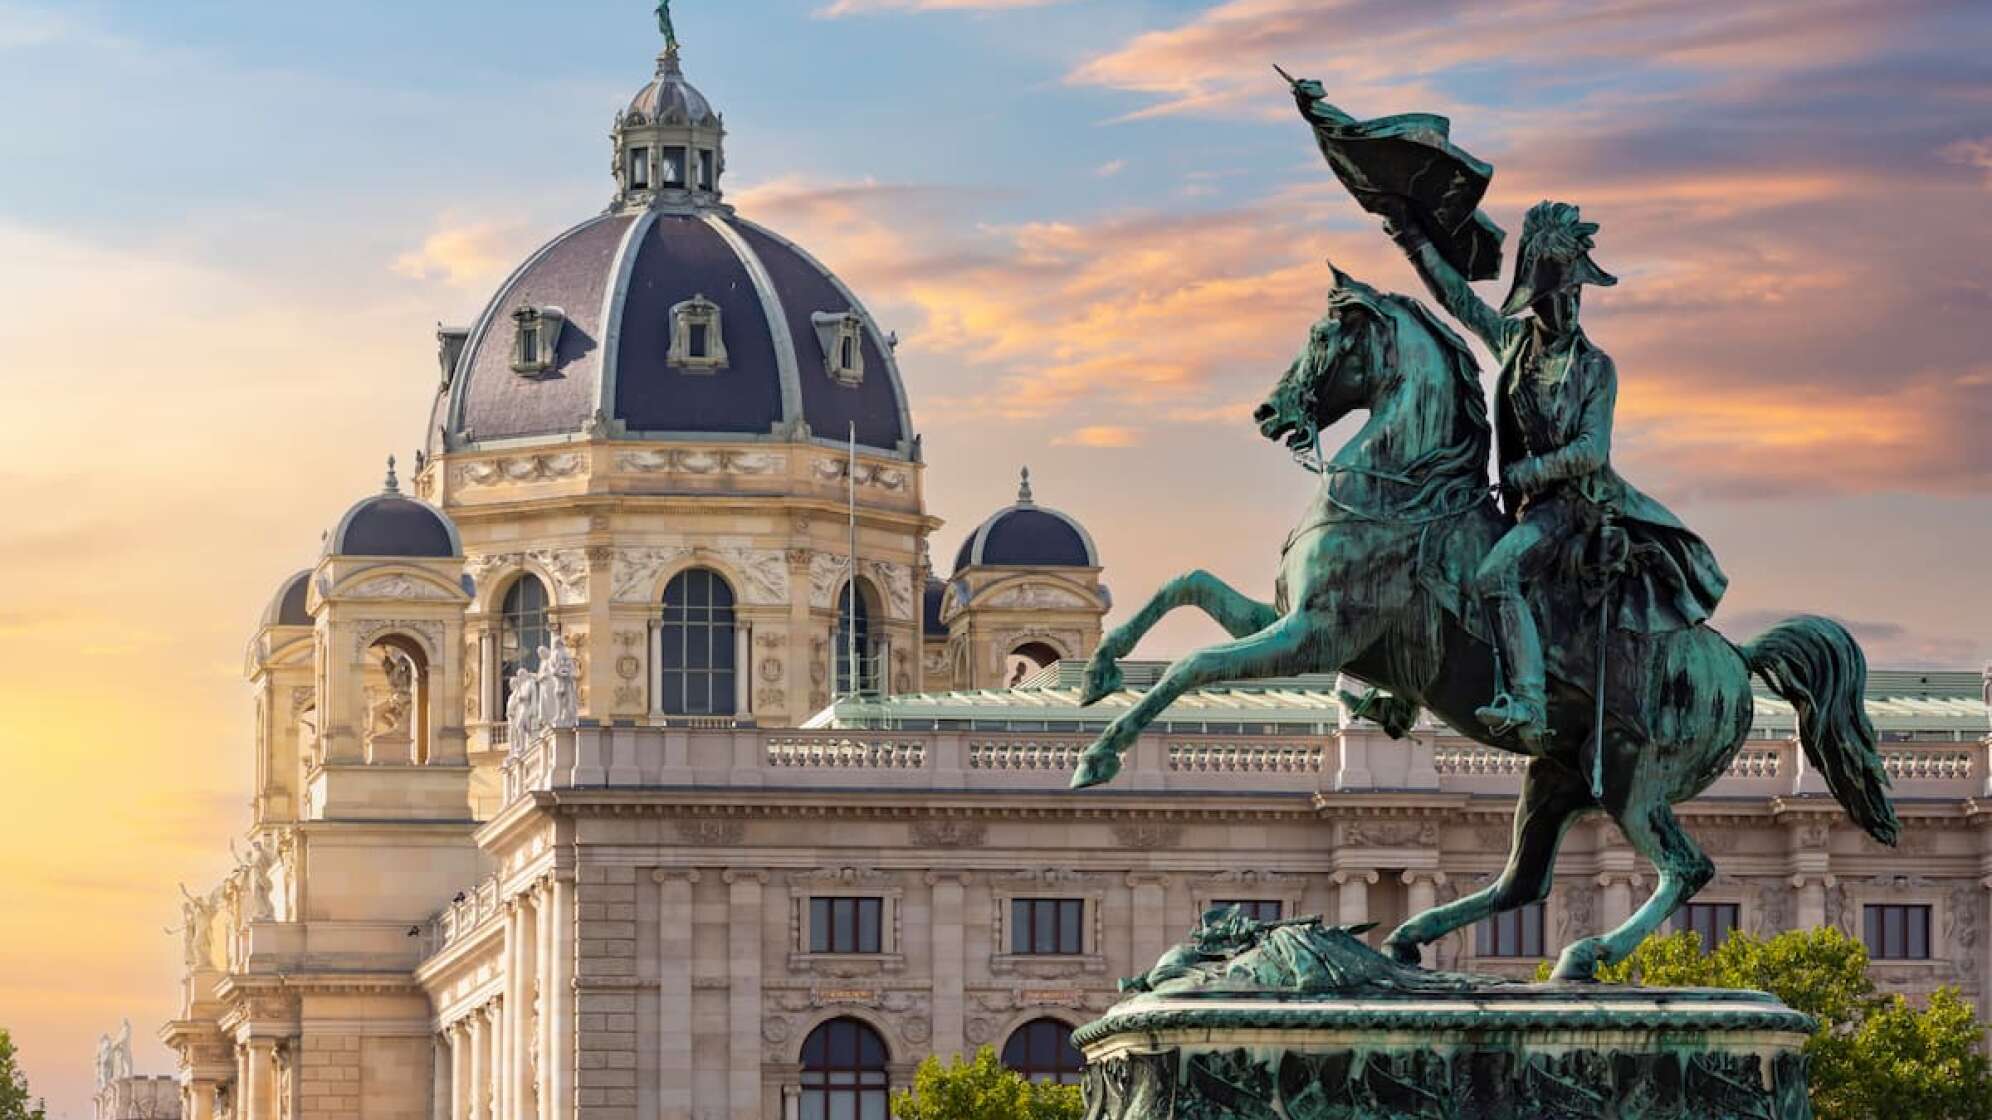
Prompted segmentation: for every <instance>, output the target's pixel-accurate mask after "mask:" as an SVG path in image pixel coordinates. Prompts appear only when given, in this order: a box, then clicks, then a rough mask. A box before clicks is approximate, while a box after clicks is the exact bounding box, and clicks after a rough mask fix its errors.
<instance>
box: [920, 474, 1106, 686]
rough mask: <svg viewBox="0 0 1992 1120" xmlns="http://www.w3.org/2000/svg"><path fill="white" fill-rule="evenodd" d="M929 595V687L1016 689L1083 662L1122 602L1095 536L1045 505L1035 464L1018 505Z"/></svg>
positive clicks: (979, 529) (979, 537)
mask: <svg viewBox="0 0 1992 1120" xmlns="http://www.w3.org/2000/svg"><path fill="white" fill-rule="evenodd" d="M928 594H929V597H930V599H931V600H932V602H933V607H934V609H933V611H932V614H931V618H930V621H929V623H928V632H927V648H928V651H929V656H928V659H927V660H928V664H929V666H930V670H929V673H928V685H927V686H928V688H929V689H937V688H941V687H952V688H956V689H978V688H1007V687H1012V686H1015V685H1018V684H1021V683H1023V682H1024V681H1026V680H1028V679H1030V678H1031V677H1033V676H1035V675H1036V674H1037V673H1038V672H1039V671H1041V670H1043V669H1046V668H1049V667H1050V666H1051V665H1052V664H1054V663H1055V662H1058V661H1070V660H1083V659H1084V658H1085V657H1086V656H1087V655H1088V654H1090V653H1091V652H1092V651H1093V647H1095V646H1097V645H1099V643H1100V620H1101V619H1102V618H1103V617H1105V615H1106V613H1107V611H1108V609H1109V608H1111V607H1112V605H1113V599H1112V596H1111V595H1110V594H1109V593H1108V591H1107V587H1106V585H1105V584H1103V583H1101V582H1100V554H1099V550H1098V549H1096V548H1095V547H1094V546H1093V537H1092V535H1091V534H1090V533H1088V532H1087V531H1086V527H1085V526H1084V525H1081V524H1080V523H1079V522H1078V521H1076V520H1074V519H1073V518H1072V517H1070V516H1068V515H1067V514H1064V513H1060V512H1059V511H1058V510H1055V509H1051V508H1050V507H1047V506H1041V505H1039V504H1038V503H1037V501H1036V498H1035V497H1034V496H1033V494H1032V492H1031V472H1030V469H1029V468H1025V469H1024V471H1023V475H1022V478H1021V480H1020V482H1019V483H1018V486H1017V500H1016V502H1015V504H1013V505H1009V506H1006V507H1004V508H1003V509H1000V510H997V511H996V512H995V513H993V514H991V515H989V517H988V518H987V519H985V520H984V521H983V522H982V523H981V524H979V525H977V526H976V527H975V528H974V529H972V530H970V532H969V533H968V535H967V536H965V537H963V538H962V542H961V550H960V551H959V552H957V553H956V554H955V561H954V571H953V574H952V575H951V576H950V577H949V578H948V580H947V581H946V582H945V583H943V584H940V585H938V586H930V587H929V590H928ZM943 682H946V683H945V685H943Z"/></svg>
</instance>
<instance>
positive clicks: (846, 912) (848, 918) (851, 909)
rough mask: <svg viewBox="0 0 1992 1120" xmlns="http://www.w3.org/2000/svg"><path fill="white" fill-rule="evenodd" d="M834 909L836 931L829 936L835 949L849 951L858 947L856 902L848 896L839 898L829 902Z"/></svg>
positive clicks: (843, 951)
mask: <svg viewBox="0 0 1992 1120" xmlns="http://www.w3.org/2000/svg"><path fill="white" fill-rule="evenodd" d="M831 906H832V907H833V908H834V910H835V918H836V923H837V932H836V934H835V935H834V936H833V937H832V938H831V942H832V944H833V946H834V947H835V951H836V952H839V953H849V952H852V951H853V950H855V949H856V948H857V947H858V931H857V925H858V912H857V911H858V904H857V902H856V901H855V900H853V899H849V898H840V899H838V900H836V901H835V902H833V903H831Z"/></svg>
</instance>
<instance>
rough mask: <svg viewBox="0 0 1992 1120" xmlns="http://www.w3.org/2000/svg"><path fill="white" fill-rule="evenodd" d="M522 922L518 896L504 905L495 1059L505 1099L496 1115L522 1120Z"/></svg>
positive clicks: (522, 907) (523, 910) (523, 913)
mask: <svg viewBox="0 0 1992 1120" xmlns="http://www.w3.org/2000/svg"><path fill="white" fill-rule="evenodd" d="M525 923H526V908H525V902H524V901H523V900H522V899H519V898H513V899H511V900H510V901H509V902H508V903H507V904H506V907H505V950H504V952H505V958H504V960H505V970H504V977H505V983H504V987H503V991H504V993H505V1005H504V1007H505V1016H504V1019H503V1020H502V1022H503V1025H504V1033H503V1034H502V1035H501V1036H500V1037H501V1039H502V1041H503V1045H502V1046H501V1047H500V1052H501V1054H502V1057H501V1058H500V1060H499V1062H498V1068H499V1070H500V1075H499V1078H498V1080H499V1084H500V1085H501V1088H500V1090H499V1093H500V1096H501V1098H502V1100H503V1101H504V1108H503V1110H502V1111H501V1112H500V1113H499V1115H500V1116H501V1117H503V1120H523V1117H522V1116H521V1110H520V1106H519V1059H520V1057H521V1056H522V1055H521V1054H520V1053H519V1041H520V1039H521V1038H523V1037H524V1036H525V1033H526V1028H525V1023H524V1021H523V1020H524V1019H525V1016H524V1015H522V1014H521V1013H520V1012H521V1010H522V1009H523V1008H524V1007H525V1005H526V1001H525V997H524V995H523V993H522V989H523V988H524V987H525V985H524V983H523V980H524V976H525V969H524V968H522V967H521V965H520V961H521V959H522V957H523V955H524V954H523V952H522V950H523V949H524V948H525V940H526V939H525V933H524V929H525Z"/></svg>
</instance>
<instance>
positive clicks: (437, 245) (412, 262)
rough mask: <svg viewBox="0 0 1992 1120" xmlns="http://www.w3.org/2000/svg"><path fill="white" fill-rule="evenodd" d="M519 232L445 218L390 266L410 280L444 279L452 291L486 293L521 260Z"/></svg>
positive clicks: (480, 222) (483, 223)
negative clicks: (419, 243) (462, 289)
mask: <svg viewBox="0 0 1992 1120" xmlns="http://www.w3.org/2000/svg"><path fill="white" fill-rule="evenodd" d="M519 232H520V231H519V230H518V229H517V227H516V226H512V225H504V224H500V223H497V222H482V221H467V220H464V219H460V218H454V217H445V218H443V219H442V221H441V222H440V223H439V224H438V226H437V228H436V229H435V230H434V231H432V232H431V233H430V234H429V235H428V236H427V237H424V238H423V239H422V244H421V245H420V246H418V247H416V248H414V249H411V250H409V251H408V252H406V253H403V254H401V255H400V256H398V257H396V258H395V259H394V263H393V264H392V265H390V266H389V267H391V268H392V269H393V271H394V272H395V274H396V275H398V276H405V277H407V278H409V279H410V280H441V281H442V282H444V283H445V284H448V285H449V286H450V287H452V288H469V289H473V290H476V291H485V290H488V289H490V288H492V287H494V286H495V285H496V284H497V283H498V281H500V280H502V279H503V278H504V276H505V273H506V271H507V270H508V269H510V268H511V266H512V265H513V264H514V263H515V262H516V261H517V259H518V252H517V249H518V241H519Z"/></svg>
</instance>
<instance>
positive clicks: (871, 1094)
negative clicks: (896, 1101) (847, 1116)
mask: <svg viewBox="0 0 1992 1120" xmlns="http://www.w3.org/2000/svg"><path fill="white" fill-rule="evenodd" d="M885 1102H886V1095H885V1093H883V1092H882V1091H880V1090H878V1089H869V1090H866V1092H865V1095H864V1107H863V1109H862V1112H861V1115H860V1117H859V1120H886V1116H885V1108H886V1104H885Z"/></svg>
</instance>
